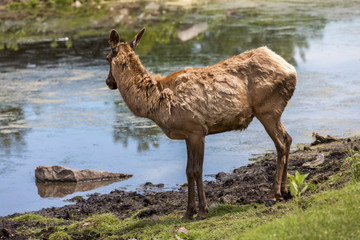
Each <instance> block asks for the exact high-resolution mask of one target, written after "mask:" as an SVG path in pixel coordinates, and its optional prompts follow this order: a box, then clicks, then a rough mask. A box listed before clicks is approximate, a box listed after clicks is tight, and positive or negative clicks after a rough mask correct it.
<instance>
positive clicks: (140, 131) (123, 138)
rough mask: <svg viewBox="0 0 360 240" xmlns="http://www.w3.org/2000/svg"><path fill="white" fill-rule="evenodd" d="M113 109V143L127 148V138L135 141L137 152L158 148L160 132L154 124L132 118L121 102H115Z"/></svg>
mask: <svg viewBox="0 0 360 240" xmlns="http://www.w3.org/2000/svg"><path fill="white" fill-rule="evenodd" d="M114 107H115V114H116V119H115V124H114V130H113V136H114V141H115V142H121V143H122V144H123V146H124V147H127V146H128V143H129V138H132V139H134V140H136V141H137V150H138V152H142V151H145V150H149V149H150V147H155V148H157V147H158V146H159V139H158V138H159V134H161V133H162V131H161V129H160V128H159V127H157V126H156V125H155V123H153V122H152V121H150V120H148V119H143V118H136V117H134V116H133V115H132V114H131V113H129V110H128V109H127V107H126V106H125V104H124V103H123V101H120V102H119V101H115V102H114Z"/></svg>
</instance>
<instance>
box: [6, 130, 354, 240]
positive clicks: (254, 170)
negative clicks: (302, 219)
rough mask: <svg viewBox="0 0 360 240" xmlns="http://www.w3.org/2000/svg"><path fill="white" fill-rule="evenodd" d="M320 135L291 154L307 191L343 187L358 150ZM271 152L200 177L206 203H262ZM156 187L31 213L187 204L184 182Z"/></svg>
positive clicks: (156, 210) (81, 215)
mask: <svg viewBox="0 0 360 240" xmlns="http://www.w3.org/2000/svg"><path fill="white" fill-rule="evenodd" d="M320 137H321V136H320ZM323 139H325V142H321V141H320V142H319V141H318V139H317V140H316V141H315V142H314V143H312V144H308V145H305V146H304V147H303V149H298V150H293V151H291V153H290V157H289V159H290V161H289V173H290V174H291V175H294V172H295V171H299V172H300V173H301V174H306V173H308V174H309V176H308V178H307V183H308V184H309V185H310V186H311V187H309V190H308V191H307V192H306V195H311V194H314V193H317V192H320V191H322V189H321V184H322V183H324V182H326V181H327V180H329V179H331V178H333V177H334V176H337V177H338V178H339V179H338V180H337V181H336V182H333V183H332V184H333V185H332V186H330V187H331V188H336V189H337V188H341V187H343V186H344V185H345V184H346V183H347V182H349V181H350V178H351V176H350V174H349V173H348V174H344V173H343V172H342V169H344V168H348V167H349V166H347V165H346V164H345V163H344V159H345V157H346V156H347V154H348V150H350V149H351V150H354V151H359V149H360V136H355V137H350V138H341V139H336V140H334V138H331V139H332V140H331V141H329V142H327V141H326V139H327V138H323ZM319 155H322V156H324V159H325V161H324V162H323V163H321V164H320V165H318V166H306V165H308V164H305V163H309V162H310V163H311V162H314V161H315V160H316V159H317V157H318V156H319ZM274 157H275V154H274V153H267V154H264V155H263V156H260V157H257V158H256V160H255V161H253V162H252V163H250V164H248V165H246V166H243V167H239V168H236V169H234V170H233V171H232V172H229V173H225V172H220V173H218V174H216V175H215V180H214V181H204V188H205V193H206V197H207V200H208V204H209V206H210V208H213V207H215V206H218V205H219V204H231V205H248V204H263V203H264V202H265V198H266V195H267V194H268V193H269V191H270V188H271V183H272V180H273V175H274V171H275V160H274ZM159 188H161V186H159V185H152V184H150V183H148V184H145V185H144V193H137V192H127V191H122V190H114V191H112V192H110V193H108V194H98V193H95V194H91V195H89V197H88V199H83V198H82V197H75V198H74V199H73V201H75V202H76V203H75V204H71V205H66V206H63V207H51V208H43V209H41V210H38V211H32V212H29V213H30V214H37V215H41V216H45V217H49V218H56V219H63V220H65V221H82V220H84V219H86V218H88V217H90V216H93V215H96V214H104V213H112V214H114V215H115V216H116V217H117V218H119V219H123V220H124V219H127V218H130V217H135V218H139V219H152V220H154V221H156V219H158V217H159V216H164V215H168V214H180V215H181V214H183V213H184V212H185V208H186V204H187V198H186V196H187V187H186V184H184V185H182V186H181V187H180V189H179V190H177V191H173V190H170V191H158V190H159ZM29 213H25V214H24V213H22V214H21V213H14V214H11V215H8V216H5V217H0V223H1V225H0V226H2V228H4V229H9V230H10V232H12V233H13V234H15V235H14V236H16V232H17V230H18V229H19V228H21V227H24V226H25V227H26V226H28V227H29V225H31V222H23V223H22V224H21V225H19V224H18V223H16V222H14V221H12V220H10V219H12V218H14V217H19V216H24V215H26V214H29ZM49 234H50V233H49ZM0 237H1V235H0ZM0 239H1V238H0ZM19 239H21V238H19Z"/></svg>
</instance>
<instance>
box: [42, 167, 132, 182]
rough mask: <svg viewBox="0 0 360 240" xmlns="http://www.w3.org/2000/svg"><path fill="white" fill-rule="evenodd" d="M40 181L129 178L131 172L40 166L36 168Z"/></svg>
mask: <svg viewBox="0 0 360 240" xmlns="http://www.w3.org/2000/svg"><path fill="white" fill-rule="evenodd" d="M35 177H36V181H38V182H86V181H104V180H114V179H127V178H130V177H132V175H131V174H124V173H113V172H107V171H99V170H90V169H84V170H78V169H71V168H67V167H62V166H39V167H37V168H36V169H35Z"/></svg>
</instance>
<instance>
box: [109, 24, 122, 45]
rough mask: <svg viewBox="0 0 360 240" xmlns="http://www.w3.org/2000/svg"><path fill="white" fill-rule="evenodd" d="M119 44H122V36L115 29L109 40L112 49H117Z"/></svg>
mask: <svg viewBox="0 0 360 240" xmlns="http://www.w3.org/2000/svg"><path fill="white" fill-rule="evenodd" d="M119 42H120V36H119V34H118V32H117V31H116V30H115V29H113V30H111V33H110V38H109V44H110V46H111V49H115V48H116V46H117V44H118V43H119Z"/></svg>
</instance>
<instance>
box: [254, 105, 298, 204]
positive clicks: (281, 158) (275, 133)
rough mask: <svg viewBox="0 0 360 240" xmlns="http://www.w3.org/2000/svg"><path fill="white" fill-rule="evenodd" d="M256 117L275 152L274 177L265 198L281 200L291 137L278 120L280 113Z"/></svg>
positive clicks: (284, 190) (283, 192)
mask: <svg viewBox="0 0 360 240" xmlns="http://www.w3.org/2000/svg"><path fill="white" fill-rule="evenodd" d="M256 117H257V118H258V119H259V121H260V122H261V123H262V125H263V126H264V128H265V130H266V132H267V133H268V134H269V136H270V137H271V139H272V140H273V142H274V144H275V147H276V152H277V160H276V170H275V179H274V182H273V187H272V190H271V192H270V194H269V196H268V199H267V200H269V201H273V202H274V201H276V200H282V199H283V198H284V195H287V168H288V160H289V152H290V146H291V142H292V138H291V137H290V135H289V134H288V133H287V132H286V129H285V127H284V125H283V124H282V123H281V121H280V117H281V114H276V113H274V112H271V113H265V114H259V115H257V116H256Z"/></svg>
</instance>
